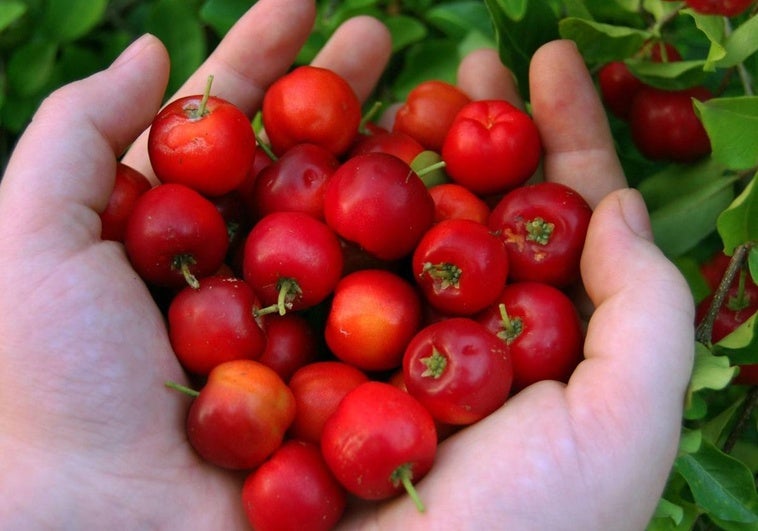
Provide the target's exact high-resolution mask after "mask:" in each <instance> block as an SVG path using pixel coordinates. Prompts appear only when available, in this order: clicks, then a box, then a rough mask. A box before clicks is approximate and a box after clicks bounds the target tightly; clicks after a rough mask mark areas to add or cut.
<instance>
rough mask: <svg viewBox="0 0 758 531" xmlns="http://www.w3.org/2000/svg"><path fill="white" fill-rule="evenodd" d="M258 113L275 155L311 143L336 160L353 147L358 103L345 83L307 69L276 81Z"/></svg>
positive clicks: (330, 74) (319, 70)
mask: <svg viewBox="0 0 758 531" xmlns="http://www.w3.org/2000/svg"><path fill="white" fill-rule="evenodd" d="M261 112H262V115H263V124H264V128H265V130H266V134H267V135H268V138H269V140H270V142H271V148H272V150H273V151H274V153H276V154H277V155H282V154H283V153H285V152H286V151H287V150H288V149H290V148H291V147H293V146H294V145H296V144H301V143H311V144H317V145H319V146H321V147H323V148H325V149H327V150H328V151H330V152H331V153H333V154H334V155H335V156H340V155H342V154H344V153H345V152H346V151H347V150H348V149H349V148H350V146H351V145H352V144H353V141H354V140H355V137H356V135H357V134H358V126H359V125H360V121H361V105H360V101H359V100H358V96H356V94H355V92H354V91H353V89H352V87H350V85H349V84H348V82H347V81H345V79H343V78H342V77H341V76H339V75H338V74H336V73H335V72H333V71H331V70H328V69H326V68H319V67H315V66H310V65H305V66H300V67H298V68H296V69H294V70H292V71H291V72H289V73H288V74H286V75H284V76H282V77H280V78H279V79H278V80H276V81H275V82H274V83H273V84H272V85H271V86H270V87H269V88H268V90H267V91H266V94H265V95H264V97H263V106H262V109H261Z"/></svg>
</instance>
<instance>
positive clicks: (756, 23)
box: [716, 16, 758, 68]
mask: <svg viewBox="0 0 758 531" xmlns="http://www.w3.org/2000/svg"><path fill="white" fill-rule="evenodd" d="M756 35H758V17H754V16H753V17H750V18H748V19H747V20H746V21H745V22H743V23H742V24H740V25H739V26H738V27H737V28H736V29H735V30H734V31H733V32H732V33H731V35H729V36H728V37H727V39H726V42H725V43H724V51H725V55H724V56H723V57H722V58H721V59H719V60H718V61H717V62H716V66H717V67H719V68H727V67H730V66H735V65H737V64H739V63H741V62H743V61H744V60H745V59H747V58H748V57H750V56H751V55H753V54H754V53H755V52H756V51H758V38H756Z"/></svg>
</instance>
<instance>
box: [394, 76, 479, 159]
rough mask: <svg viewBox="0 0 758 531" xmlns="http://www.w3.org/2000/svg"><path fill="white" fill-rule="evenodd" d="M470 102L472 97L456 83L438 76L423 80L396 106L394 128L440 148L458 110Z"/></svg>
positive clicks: (430, 148)
mask: <svg viewBox="0 0 758 531" xmlns="http://www.w3.org/2000/svg"><path fill="white" fill-rule="evenodd" d="M470 102H471V98H469V97H468V95H467V94H465V93H464V92H463V91H461V90H460V89H459V88H458V87H456V86H455V85H452V84H450V83H447V82H445V81H440V80H436V79H433V80H428V81H424V82H421V83H419V84H418V85H417V86H416V87H414V88H413V90H411V91H410V92H409V93H408V96H407V98H406V100H405V102H404V103H403V105H402V106H401V107H400V108H399V109H398V110H397V113H396V114H395V121H394V123H393V126H392V130H393V131H396V132H401V133H404V134H407V135H409V136H411V137H413V138H415V139H416V141H418V142H419V143H420V144H421V145H422V146H424V148H425V149H428V150H431V151H437V152H439V151H440V150H441V149H442V144H443V142H444V140H445V135H446V133H447V130H448V129H449V128H450V125H451V124H452V122H453V120H454V119H455V116H456V114H458V111H460V110H461V108H463V107H464V106H465V105H466V104H468V103H470Z"/></svg>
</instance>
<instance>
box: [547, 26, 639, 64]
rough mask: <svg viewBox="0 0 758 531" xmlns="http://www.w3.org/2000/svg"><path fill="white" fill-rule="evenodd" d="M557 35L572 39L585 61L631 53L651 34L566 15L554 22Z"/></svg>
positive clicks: (595, 61)
mask: <svg viewBox="0 0 758 531" xmlns="http://www.w3.org/2000/svg"><path fill="white" fill-rule="evenodd" d="M558 29H559V31H560V34H561V37H563V38H564V39H571V40H573V41H574V42H575V43H576V45H577V46H578V47H579V51H580V52H581V54H582V56H583V57H584V59H585V60H586V61H587V62H588V63H598V64H602V63H607V62H610V61H616V60H621V59H626V58H628V57H631V56H633V55H634V54H635V53H636V52H637V51H639V49H640V48H641V47H642V44H643V43H644V42H645V41H647V40H648V39H649V38H651V37H652V36H653V35H652V34H651V33H650V32H648V31H644V30H639V29H635V28H629V27H624V26H614V25H612V24H605V23H601V22H594V21H591V20H584V19H581V18H575V17H568V18H564V19H563V20H561V22H560V23H559V25H558Z"/></svg>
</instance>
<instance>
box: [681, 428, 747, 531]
mask: <svg viewBox="0 0 758 531" xmlns="http://www.w3.org/2000/svg"><path fill="white" fill-rule="evenodd" d="M674 468H675V469H676V471H677V472H679V474H681V475H682V476H683V477H684V479H685V480H686V481H687V484H688V485H689V487H690V490H691V491H692V496H693V498H694V500H695V502H696V503H697V504H698V505H700V506H701V508H702V509H703V510H705V511H707V512H708V514H709V515H712V516H714V517H715V518H720V519H723V520H728V521H732V522H740V523H747V524H758V513H757V512H756V508H758V496H756V489H755V482H754V481H753V476H752V474H751V473H750V470H748V468H747V467H746V466H745V465H744V464H743V463H742V462H741V461H738V460H737V459H734V458H733V457H730V456H729V455H727V454H725V453H724V452H722V451H721V450H719V449H718V448H716V447H715V446H714V445H713V444H711V443H709V442H707V441H703V444H702V445H701V447H700V449H699V450H698V451H697V452H696V453H692V454H683V455H680V456H679V457H677V459H676V461H675V462H674Z"/></svg>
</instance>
